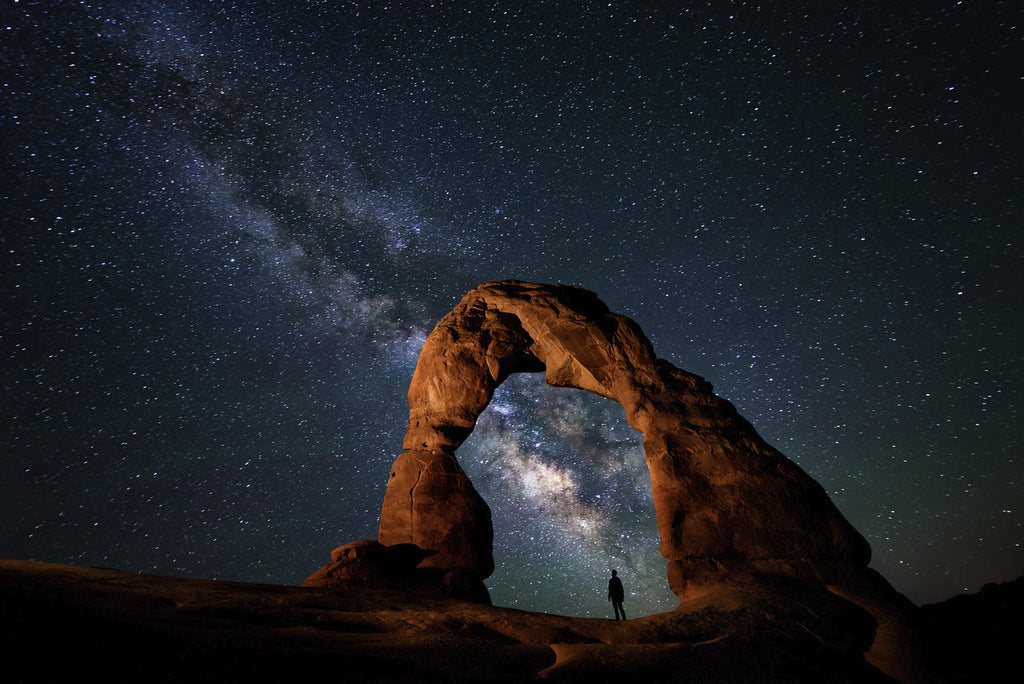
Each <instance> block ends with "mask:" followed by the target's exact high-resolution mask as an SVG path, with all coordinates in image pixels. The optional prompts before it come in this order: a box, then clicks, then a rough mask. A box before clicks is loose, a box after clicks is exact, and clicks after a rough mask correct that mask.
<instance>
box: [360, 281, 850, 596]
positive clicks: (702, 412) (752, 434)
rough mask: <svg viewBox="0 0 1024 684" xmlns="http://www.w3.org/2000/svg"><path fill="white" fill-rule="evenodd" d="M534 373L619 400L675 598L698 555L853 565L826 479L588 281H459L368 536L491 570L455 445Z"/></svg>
mask: <svg viewBox="0 0 1024 684" xmlns="http://www.w3.org/2000/svg"><path fill="white" fill-rule="evenodd" d="M540 371H543V372H544V373H545V377H546V380H547V382H548V384H550V385H554V386H558V387H575V388H579V389H584V390H588V391H590V392H594V393H596V394H599V395H601V396H603V397H607V398H609V399H612V400H613V401H617V402H618V403H620V404H621V405H622V406H623V408H624V409H625V411H626V418H627V420H628V421H629V424H630V425H631V426H632V427H633V428H634V429H636V430H638V431H639V432H641V433H643V435H644V451H645V452H646V457H647V465H648V468H649V469H650V473H651V483H652V486H653V492H654V501H655V510H656V516H657V523H658V530H659V533H660V536H661V553H662V555H664V556H665V557H666V558H667V559H669V560H670V567H669V578H670V583H671V586H672V588H673V590H674V591H676V593H677V594H679V595H680V597H681V598H682V597H686V596H687V595H689V594H692V593H693V592H694V591H695V589H694V584H693V583H694V580H695V579H696V578H697V576H704V575H706V573H707V567H708V566H707V563H709V562H710V563H721V562H731V563H736V562H738V561H748V562H755V561H756V562H757V563H759V564H761V565H762V566H764V564H765V563H768V564H772V563H774V565H772V568H774V570H779V569H780V568H783V569H785V571H786V572H787V574H792V573H793V572H805V571H806V568H805V569H803V570H801V569H799V568H797V565H794V563H798V564H799V563H804V564H806V563H807V562H811V563H812V564H814V563H819V564H820V563H828V562H839V563H844V564H845V563H849V564H854V565H856V566H866V565H867V563H868V560H869V557H870V549H869V547H868V545H867V543H866V542H865V540H864V538H863V537H862V536H861V535H860V534H859V533H858V532H857V531H856V530H855V529H854V528H853V527H852V526H851V525H850V524H849V523H848V522H847V521H846V519H845V518H843V516H842V514H841V513H840V512H839V511H838V510H837V509H836V507H835V506H834V505H833V504H832V502H831V500H830V499H829V497H828V495H827V494H826V493H825V491H824V489H822V487H821V486H820V485H819V484H818V483H817V482H815V481H814V480H813V479H812V478H811V477H810V476H808V475H807V474H806V473H805V472H804V471H802V470H801V469H800V468H799V467H798V466H797V465H796V464H794V463H793V462H792V461H790V460H789V459H787V458H786V457H785V456H783V455H782V454H781V453H779V452H778V451H777V450H776V449H774V448H772V447H771V446H769V445H768V444H767V443H766V442H765V441H764V440H763V439H761V437H760V436H759V435H758V434H757V432H756V431H755V430H754V428H753V427H752V426H751V425H750V423H748V422H747V421H746V420H744V419H743V418H742V417H741V416H739V414H738V413H737V412H736V409H735V408H734V407H733V406H732V404H730V403H729V402H727V401H725V400H724V399H722V398H720V397H718V396H716V395H715V394H714V393H713V392H712V387H711V385H710V384H709V383H708V382H706V381H705V380H704V379H703V378H700V377H698V376H696V375H693V374H692V373H687V372H686V371H683V370H680V369H679V368H676V367H675V366H673V365H672V364H671V363H669V362H667V361H664V360H662V359H659V358H657V357H656V356H655V353H654V350H653V348H652V346H651V343H650V342H649V341H648V340H647V338H646V337H645V336H644V334H643V332H642V331H641V330H640V328H639V326H638V325H637V324H636V323H634V322H633V321H631V320H630V319H628V318H626V317H624V316H621V315H618V314H615V313H612V312H611V311H609V310H608V307H607V306H605V304H604V303H603V302H601V300H599V299H598V298H597V296H596V295H595V294H593V293H591V292H589V291H587V290H584V289H581V288H578V287H567V286H561V285H538V284H532V283H525V282H520V281H505V282H493V283H485V284H483V285H480V286H479V287H477V288H475V289H473V290H472V291H471V292H469V293H468V294H467V295H466V296H465V297H464V298H463V299H462V301H461V302H460V303H459V304H458V306H456V307H455V308H454V309H453V310H452V311H451V312H450V313H449V314H448V315H446V316H445V317H444V318H443V319H442V320H441V321H440V323H438V324H437V326H436V327H435V328H434V330H433V332H432V333H431V334H430V335H429V336H428V338H427V340H426V343H425V344H424V346H423V351H422V352H421V354H420V358H419V362H418V363H417V366H416V371H415V373H414V375H413V378H412V382H411V384H410V386H409V424H408V428H407V431H406V435H405V443H404V449H405V451H404V452H403V453H402V454H401V455H400V456H399V457H398V458H397V460H396V461H395V463H394V465H393V466H392V468H391V478H390V481H389V484H388V488H387V492H386V494H385V497H384V505H383V507H382V510H381V520H380V529H379V540H380V542H381V543H383V544H387V545H391V544H399V543H411V544H416V545H417V546H419V547H421V548H423V549H430V550H432V551H436V552H437V553H436V554H435V555H433V556H431V557H429V558H427V559H426V560H425V561H424V565H426V566H429V567H434V568H438V569H441V570H443V571H444V572H446V573H458V574H462V575H467V574H468V575H475V576H477V577H479V578H481V579H482V578H486V577H487V576H488V575H490V573H491V572H492V570H493V568H494V560H493V557H492V552H491V541H492V528H491V519H490V511H489V509H488V507H487V504H486V503H485V502H484V501H483V499H481V497H480V495H479V494H478V493H477V492H476V490H475V489H474V488H473V485H472V483H471V482H470V481H469V478H468V477H467V476H466V474H465V473H464V472H463V470H462V469H461V468H460V467H459V464H458V462H457V461H456V458H455V450H456V449H457V448H458V447H459V445H460V444H462V442H463V440H465V439H466V437H467V436H468V435H469V434H470V432H471V431H472V430H473V426H474V425H475V423H476V420H477V417H478V416H479V415H480V413H481V412H482V411H483V410H484V408H485V407H486V406H487V404H488V402H489V401H490V400H491V397H492V396H493V393H494V390H495V388H496V387H498V385H500V384H501V383H502V382H503V381H504V380H505V378H507V377H508V376H509V374H511V373H517V372H540ZM780 562H782V564H781V565H780ZM794 568H796V569H794ZM695 569H696V570H695ZM811 572H813V571H811Z"/></svg>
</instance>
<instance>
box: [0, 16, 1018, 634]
mask: <svg viewBox="0 0 1024 684" xmlns="http://www.w3.org/2000/svg"><path fill="white" fill-rule="evenodd" d="M836 4H837V3H796V2H785V3H768V2H763V3H747V2H740V1H737V2H716V3H710V4H704V3H689V2H686V3H670V2H663V3H652V2H649V3H640V2H619V1H615V0H612V1H608V0H605V1H603V2H590V1H586V0H581V1H579V2H559V3H554V2H552V3H535V2H531V3H526V2H522V3H513V2H486V3H485V2H469V1H467V2H444V1H441V0H438V1H436V2H402V1H398V0H395V1H392V2H387V1H384V0H381V1H376V2H368V1H367V2H343V1H338V2H314V1H306V2H303V1H279V2H241V1H238V2H222V1H218V0H210V1H207V0H203V1H201V2H200V1H199V0H193V1H191V2H173V1H170V0H168V1H164V2H160V1H156V0H132V1H130V2H129V1H127V0H126V1H123V2H118V1H114V0H95V1H89V2H85V1H70V0H69V1H66V2H31V1H28V0H11V1H10V2H7V3H4V6H3V8H2V9H0V13H2V19H3V22H2V25H0V26H2V31H3V34H2V35H3V38H2V41H0V79H2V82H0V93H2V100H0V140H2V143H0V149H2V150H3V156H4V164H5V169H4V173H3V182H2V184H0V188H2V192H0V195H2V201H3V204H2V215H0V216H2V234H0V247H2V250H0V252H2V262H0V307H2V309H0V353H2V355H3V365H2V367H0V369H2V377H0V386H2V388H3V392H2V395H0V401H2V407H0V420H2V421H3V422H2V430H0V440H2V441H0V447H2V450H0V458H2V462H0V524H2V527H3V529H4V530H5V532H4V534H3V535H0V556H3V557H14V558H30V559H37V560H45V561H52V562H59V563H72V564H78V565H95V566H107V567H116V568H121V569H127V570H135V571H142V572H155V573H162V574H169V575H177V576H190V577H203V578H218V579H233V580H244V581H257V582H272V583H282V584H297V583H299V582H301V581H302V580H303V579H304V578H305V577H306V576H308V575H309V574H311V573H312V572H313V571H314V570H316V569H317V568H318V567H320V566H321V565H323V564H325V563H327V562H328V561H329V553H330V550H331V549H332V548H334V547H335V546H339V545H341V544H344V543H348V542H350V541H354V540H357V539H364V538H375V537H376V528H377V522H378V515H379V511H380V504H381V502H382V499H383V495H384V488H385V486H386V483H387V479H388V474H389V469H390V464H391V462H392V460H393V459H394V457H395V456H396V455H397V454H398V453H399V451H400V450H401V445H402V437H403V434H404V430H405V422H406V418H407V405H406V400H405V393H406V390H407V388H408V383H409V379H410V378H411V376H412V371H413V368H414V366H415V362H416V358H417V356H418V353H419V350H420V347H421V346H422V343H423V341H424V339H425V337H426V335H427V334H428V333H429V331H430V330H431V329H432V327H433V325H434V324H435V323H436V322H437V321H438V320H439V319H440V318H441V316H443V315H444V314H445V313H446V312H447V311H449V310H450V309H451V308H452V307H453V306H454V305H455V304H456V303H457V302H458V300H459V299H460V298H461V297H462V295H463V294H465V293H466V292H467V291H468V290H469V289H471V288H472V287H474V286H475V285H477V284H479V283H481V282H485V281H491V280H501V279H507V278H516V279H521V280H528V281H534V282H543V283H564V284H572V285H580V286H583V287H586V288H588V289H590V290H593V291H594V292H596V293H597V294H598V295H599V296H600V297H601V298H602V299H603V300H604V301H605V302H606V303H607V304H608V305H609V307H610V308H611V309H612V310H613V311H615V312H618V313H621V314H624V315H626V316H629V317H630V318H632V319H633V320H635V321H636V322H637V323H638V324H639V325H640V326H641V327H642V328H643V329H644V331H645V332H646V333H647V335H648V337H649V338H650V339H651V341H652V343H653V345H654V348H655V350H656V352H657V353H658V355H659V356H661V357H662V358H665V359H668V360H669V361H671V362H672V363H674V364H675V365H677V366H679V367H680V368H684V369H686V370H688V371H691V372H694V373H697V374H699V375H701V376H703V377H705V378H707V379H708V380H709V381H710V382H712V383H713V384H714V386H715V390H716V392H717V393H719V394H720V395H721V396H723V397H724V398H726V399H728V400H729V401H731V402H733V403H734V404H735V405H736V406H737V408H738V409H739V411H740V412H741V413H742V414H743V415H744V416H745V417H746V418H748V419H749V420H750V421H751V422H752V423H753V424H754V426H755V427H756V429H757V430H758V431H759V433H760V434H761V435H762V436H763V437H764V438H765V439H766V440H767V441H768V442H769V443H771V444H773V445H774V446H776V447H777V448H779V449H780V450H781V451H782V452H783V453H785V454H786V455H787V456H789V457H790V458H791V459H793V460H794V461H795V462H796V463H798V464H799V465H800V466H801V467H802V468H803V469H804V470H806V471H807V472H808V473H810V474H811V475H812V476H813V477H814V478H815V479H817V480H818V481H819V482H821V484H822V485H823V486H824V487H825V489H826V490H827V491H828V492H829V494H830V495H831V496H832V498H833V500H834V501H835V503H836V504H837V506H838V507H839V508H840V510H841V511H843V513H844V514H845V515H846V516H847V517H848V518H849V519H850V521H851V522H852V523H853V524H854V525H855V526H856V527H857V528H858V529H859V530H860V531H861V532H862V533H863V534H864V535H865V536H866V537H867V538H868V540H869V542H870V543H871V545H872V548H873V552H874V558H873V561H872V566H873V567H875V568H876V569H878V570H879V571H880V572H882V574H883V575H885V576H886V577H887V578H888V579H889V581H890V582H891V583H892V584H893V585H894V586H895V587H896V588H897V589H899V590H900V591H902V592H904V593H905V594H906V595H907V596H908V597H910V598H911V599H912V600H914V601H915V602H918V603H928V602H933V601H937V600H942V599H945V598H947V597H949V596H952V595H954V594H956V593H959V592H964V591H970V592H973V591H977V590H978V589H979V588H980V587H981V586H982V585H983V584H984V583H987V582H999V581H1006V580H1009V579H1012V578H1014V577H1016V576H1018V575H1020V574H1022V573H1024V549H1022V548H1021V544H1022V542H1024V530H1022V522H1024V516H1022V512H1024V495H1022V494H1021V491H1022V488H1024V471H1022V463H1021V443H1022V433H1024V423H1022V420H1021V416H1020V415H1019V407H1020V405H1021V402H1022V400H1024V397H1022V390H1024V378H1022V364H1021V360H1022V350H1024V345H1022V339H1024V337H1022V333H1024V317H1022V306H1021V302H1022V300H1024V279H1022V278H1021V277H1020V267H1019V265H1020V263H1021V256H1022V255H1021V241H1022V237H1024V236H1022V214H1021V207H1020V201H1021V194H1022V193H1021V191H1022V187H1024V186H1022V183H1021V178H1022V167H1021V159H1022V158H1024V149H1022V137H1021V135H1020V132H1019V120H1020V117H1021V114H1022V111H1021V110H1022V105H1024V86H1022V84H1024V81H1022V77H1024V50H1022V44H1024V42H1022V27H1024V12H1022V8H1021V5H1020V4H1019V3H1018V2H1014V1H1007V2H1000V1H998V0H986V1H981V0H974V1H969V0H965V1H963V2H958V1H956V0H947V1H945V2H920V1H913V0H908V1H906V2H898V3H896V2H881V1H879V2H858V3H849V4H850V5H852V7H851V8H849V9H835V8H834V5H836ZM457 456H458V457H459V459H460V462H461V463H462V465H463V467H464V468H465V470H466V471H467V473H468V474H469V476H470V477H471V478H472V479H473V481H474V483H475V484H476V486H477V488H478V489H479V491H480V492H481V494H482V495H483V497H484V498H485V499H486V500H487V501H488V503H489V504H490V506H491V508H492V511H493V514H494V524H495V558H496V562H497V566H498V567H497V570H496V571H495V574H494V575H493V576H492V577H491V578H490V579H489V580H488V581H487V584H488V586H489V588H490V591H491V595H492V598H493V600H494V602H495V603H497V604H500V605H506V606H514V607H519V608H525V609H531V610H545V611H549V612H559V613H564V614H569V615H580V616H586V615H592V616H603V617H608V616H610V615H611V611H610V606H609V604H608V603H607V601H606V599H605V590H606V586H607V584H606V583H607V577H608V575H609V570H610V569H611V568H616V569H618V571H619V574H620V576H621V577H622V578H623V580H624V583H625V585H626V590H627V596H626V602H625V607H626V610H627V612H628V613H629V614H630V617H633V616H637V615H641V614H647V613H652V612H657V611H661V610H668V609H671V608H673V607H674V606H675V605H676V601H675V599H674V597H673V596H672V595H671V593H670V592H669V591H668V589H667V586H666V581H665V560H664V559H663V558H661V556H660V555H659V554H658V552H657V531H656V529H655V526H654V520H653V517H654V515H653V504H652V501H651V492H650V480H649V476H648V475H647V473H646V470H645V467H644V462H643V458H644V457H643V450H642V447H641V436H640V434H639V433H636V432H635V431H633V430H632V429H630V428H629V426H628V425H627V424H626V422H625V418H624V414H623V411H622V408H621V407H620V406H618V405H617V404H614V403H612V402H610V401H607V400H605V399H603V398H600V397H597V396H594V395H590V394H587V393H584V392H581V391H578V390H569V389H556V388H551V387H548V386H547V385H545V384H544V383H543V378H542V377H540V376H538V375H527V374H524V375H518V376H514V377H513V378H511V379H510V380H509V381H507V382H506V383H505V384H504V385H503V386H502V387H500V388H499V389H498V391H497V393H496V395H495V398H494V401H493V402H492V404H491V406H490V407H489V408H488V409H487V411H485V413H484V414H483V415H482V416H481V418H480V422H479V424H478V427H477V429H476V431H475V432H474V433H473V434H472V435H471V436H470V438H469V440H468V441H467V442H466V444H465V445H464V446H463V447H462V448H460V449H459V452H458V454H457Z"/></svg>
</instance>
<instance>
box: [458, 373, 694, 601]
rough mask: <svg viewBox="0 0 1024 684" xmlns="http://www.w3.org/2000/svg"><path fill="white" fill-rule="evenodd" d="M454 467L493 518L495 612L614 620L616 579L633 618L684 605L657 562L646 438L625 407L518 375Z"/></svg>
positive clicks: (500, 390) (494, 401)
mask: <svg viewBox="0 0 1024 684" xmlns="http://www.w3.org/2000/svg"><path fill="white" fill-rule="evenodd" d="M456 456H457V458H458V460H459V463H460V464H461V466H462V467H463V469H464V470H465V472H466V474H467V476H468V477H469V478H470V480H472V482H473V484H474V486H475V487H476V489H477V490H478V491H479V493H480V495H481V496H482V498H483V499H484V500H485V501H486V502H487V503H488V506H489V507H490V509H491V514H492V521H493V528H494V544H493V547H494V550H493V554H494V559H495V570H494V573H493V574H492V575H491V577H490V578H488V580H487V583H486V584H487V587H488V590H489V593H490V597H491V600H492V602H493V603H495V604H497V605H503V606H509V607H514V608H519V609H524V610H532V611H538V612H548V613H557V614H561V615H574V616H579V617H606V616H607V615H608V610H609V604H608V602H607V600H605V596H604V590H605V586H604V583H605V582H606V581H607V576H606V575H607V573H608V569H609V568H617V569H618V571H619V574H620V575H622V576H623V578H624V580H625V581H626V588H627V592H628V593H629V594H631V595H630V596H629V598H628V600H627V605H628V606H629V607H630V611H629V615H630V617H640V616H642V615H650V614H653V613H661V612H666V611H669V610H672V609H674V608H675V607H676V606H677V605H678V602H679V601H678V598H677V597H676V596H675V595H674V594H673V593H672V592H671V591H670V590H669V589H668V587H667V585H666V583H665V559H664V558H663V557H662V556H661V554H660V553H659V552H658V531H657V525H656V523H655V515H654V501H653V498H652V495H651V483H650V476H649V475H648V473H647V468H646V466H645V464H644V452H643V444H642V435H640V434H639V433H638V432H636V431H635V430H633V429H632V428H631V427H630V426H629V424H628V423H627V422H626V420H625V415H624V413H623V411H622V407H621V406H619V405H618V404H616V403H614V402H611V401H609V400H607V399H604V398H603V397H598V396H597V395H594V394H591V393H589V392H580V391H572V390H567V389H563V388H555V387H550V386H548V385H547V384H546V383H545V382H544V378H543V376H542V375H541V374H538V373H518V374H514V375H512V376H510V377H509V378H508V379H507V380H506V381H505V382H504V383H502V385H501V386H500V387H498V388H497V389H496V391H495V393H494V397H493V398H492V400H491V403H490V404H489V405H488V407H487V408H486V409H485V410H484V411H483V412H482V413H481V414H480V416H479V419H478V420H477V423H476V426H475V428H474V430H473V433H472V434H471V435H470V436H469V437H468V438H467V439H466V441H465V442H464V443H463V444H462V446H460V447H459V449H458V452H457V453H456Z"/></svg>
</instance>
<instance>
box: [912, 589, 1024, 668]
mask: <svg viewBox="0 0 1024 684" xmlns="http://www.w3.org/2000/svg"><path fill="white" fill-rule="evenodd" d="M1022 616H1024V577H1018V578H1017V579H1016V580H1014V581H1012V582H1004V583H1002V584H986V585H985V586H984V587H982V588H981V591H979V592H978V593H976V594H964V595H961V596H954V597H953V598H951V599H949V600H947V601H943V602H942V603H932V604H928V605H925V606H921V617H922V621H921V623H922V627H923V630H924V636H925V638H926V643H927V644H928V647H929V648H928V659H929V664H930V666H931V668H932V669H933V670H934V671H936V672H942V673H943V675H944V678H945V679H946V680H947V681H949V682H1007V683H1009V682H1019V681H1020V680H1021V678H1022V677H1024V675H1022V673H1024V648H1022V646H1024V626H1022V625H1024V618H1022Z"/></svg>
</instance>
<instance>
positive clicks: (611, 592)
mask: <svg viewBox="0 0 1024 684" xmlns="http://www.w3.org/2000/svg"><path fill="white" fill-rule="evenodd" d="M624 598H626V592H624V591H623V590H622V580H620V579H619V573H617V572H615V571H614V570H612V578H611V579H610V580H608V600H609V601H611V602H612V608H614V609H615V619H616V620H625V619H626V611H625V610H623V609H622V600H623V599H624ZM620 615H621V616H622V617H619V616H620Z"/></svg>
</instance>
